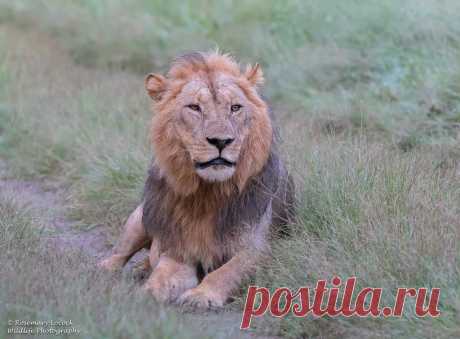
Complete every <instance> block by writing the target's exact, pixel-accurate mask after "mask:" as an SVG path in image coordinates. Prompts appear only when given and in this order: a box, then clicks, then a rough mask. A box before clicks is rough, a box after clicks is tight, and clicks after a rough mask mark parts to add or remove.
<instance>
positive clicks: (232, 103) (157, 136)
mask: <svg viewBox="0 0 460 339" xmlns="http://www.w3.org/2000/svg"><path fill="white" fill-rule="evenodd" d="M261 79H262V73H261V71H260V69H259V67H258V66H256V67H249V68H248V70H247V71H246V73H241V72H240V70H239V67H238V66H237V65H236V63H234V62H233V61H232V60H231V59H229V58H228V57H226V56H222V55H218V54H211V55H202V54H198V53H197V54H193V55H191V56H187V57H184V59H179V61H177V62H176V63H175V64H173V67H172V68H171V70H170V71H169V73H168V76H167V77H166V78H165V77H162V76H160V75H153V74H151V75H149V76H148V77H147V79H146V87H147V90H148V91H149V94H150V95H151V97H152V98H153V99H154V100H155V101H156V105H155V106H156V111H157V112H156V113H157V115H156V116H155V117H154V119H153V124H152V141H153V146H154V148H155V152H156V156H157V158H158V157H160V158H162V159H159V162H160V166H161V165H162V164H161V163H163V165H165V164H164V163H165V162H166V163H168V164H169V166H166V167H168V169H165V171H168V172H169V174H170V175H174V176H175V177H176V178H175V179H181V178H185V177H190V173H188V172H190V171H192V172H194V173H195V174H196V175H197V176H198V177H200V178H201V179H202V180H204V181H206V182H225V181H228V180H229V179H231V178H232V177H234V176H235V175H236V174H237V173H238V169H240V171H239V172H244V171H246V172H249V171H250V170H251V169H250V168H253V170H255V167H254V166H253V165H254V164H253V165H251V164H245V163H244V162H248V161H252V162H254V161H255V162H257V163H260V162H262V161H265V160H266V157H267V156H268V150H269V145H270V142H271V132H272V131H271V123H270V119H269V117H268V114H267V109H266V105H265V103H264V102H263V101H262V100H261V99H260V97H259V96H258V94H257V91H256V85H257V83H260V82H261ZM254 138H259V139H260V140H258V141H257V140H255V141H254ZM267 143H268V146H267ZM261 145H262V146H261ZM250 148H253V149H250ZM167 152H169V154H164V153H167ZM254 152H261V154H258V155H254ZM251 157H252V159H251ZM242 162H243V163H242ZM262 165H263V164H262ZM163 167H165V166H163ZM177 167H181V168H180V169H179V168H177ZM256 167H260V164H259V165H257V166H256ZM171 172H175V173H176V174H173V173H171ZM186 172H187V173H186ZM241 175H245V176H247V175H249V173H240V176H241ZM176 181H177V180H176Z"/></svg>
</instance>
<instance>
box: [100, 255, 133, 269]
mask: <svg viewBox="0 0 460 339" xmlns="http://www.w3.org/2000/svg"><path fill="white" fill-rule="evenodd" d="M125 262H126V260H125V258H122V257H119V256H117V255H112V256H111V257H108V258H106V259H103V260H101V261H99V262H98V263H97V267H99V268H101V269H103V270H106V271H109V272H115V271H119V270H121V269H122V268H123V266H124V264H125Z"/></svg>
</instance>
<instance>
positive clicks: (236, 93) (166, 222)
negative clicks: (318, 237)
mask: <svg viewBox="0 0 460 339" xmlns="http://www.w3.org/2000/svg"><path fill="white" fill-rule="evenodd" d="M262 82H263V74H262V71H261V69H260V67H259V65H255V66H253V67H251V66H248V67H247V68H246V70H245V71H244V72H242V71H241V70H240V68H239V66H238V64H237V63H236V62H235V61H234V60H233V59H232V58H231V57H229V56H228V55H222V54H219V53H191V54H187V55H185V56H182V57H179V58H178V59H176V60H175V61H174V62H173V64H172V66H171V69H170V70H169V72H168V73H167V76H166V77H164V76H162V75H158V74H150V75H148V76H147V78H146V80H145V87H146V89H147V92H148V94H149V95H150V97H151V98H152V99H153V102H154V111H155V112H156V114H155V115H154V117H153V120H152V126H151V142H152V145H153V150H154V154H155V159H154V161H153V164H152V165H151V168H150V170H149V173H148V177H147V181H146V183H145V188H144V194H143V200H142V202H141V204H140V205H139V206H138V207H137V208H136V210H135V211H134V212H133V213H132V214H131V216H130V217H129V219H128V221H127V222H126V225H125V228H124V231H123V234H122V236H121V239H120V241H119V243H118V245H117V246H116V247H115V250H114V254H113V255H112V256H111V257H109V258H108V259H105V260H103V261H102V262H101V263H100V266H101V267H104V268H106V269H109V270H114V269H119V268H121V267H122V266H123V265H124V264H125V263H126V262H127V261H128V260H129V258H130V257H131V256H132V255H133V254H134V253H136V252H137V251H138V250H140V249H142V248H143V247H150V256H149V264H150V266H151V268H152V269H153V272H152V274H151V275H150V277H149V278H148V280H147V282H146V283H145V289H146V290H147V291H149V292H151V293H152V294H153V296H154V297H155V298H156V299H157V300H160V301H164V302H177V303H179V304H181V305H188V306H192V307H199V308H209V307H219V306H222V305H224V303H225V302H226V301H227V300H228V299H229V297H230V296H231V293H232V292H234V291H235V289H237V288H238V286H239V284H240V283H241V281H242V279H243V278H244V277H245V276H247V275H248V274H249V273H251V272H253V271H254V268H255V265H256V264H257V262H258V260H260V259H261V258H262V256H263V255H264V254H265V253H267V251H268V250H269V239H270V238H271V235H273V234H277V233H280V232H282V233H285V232H286V231H287V229H286V224H287V223H288V222H289V220H291V218H292V217H293V202H294V189H293V185H292V181H291V180H290V178H289V176H288V173H287V171H286V168H285V166H284V165H283V163H282V162H281V160H280V158H279V157H278V155H277V152H276V147H275V146H276V145H275V141H276V140H275V139H276V138H275V137H274V127H273V126H272V118H271V117H270V114H269V111H268V107H267V104H266V103H265V102H264V100H263V99H262V98H261V96H260V95H259V93H258V91H257V86H258V85H260V84H262Z"/></svg>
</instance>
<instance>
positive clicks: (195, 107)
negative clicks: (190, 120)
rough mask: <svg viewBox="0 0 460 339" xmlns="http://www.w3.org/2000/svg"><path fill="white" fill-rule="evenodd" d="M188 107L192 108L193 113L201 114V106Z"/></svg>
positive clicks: (192, 105)
mask: <svg viewBox="0 0 460 339" xmlns="http://www.w3.org/2000/svg"><path fill="white" fill-rule="evenodd" d="M187 107H188V108H190V109H191V110H192V111H196V112H201V107H200V106H199V105H195V104H191V105H187Z"/></svg>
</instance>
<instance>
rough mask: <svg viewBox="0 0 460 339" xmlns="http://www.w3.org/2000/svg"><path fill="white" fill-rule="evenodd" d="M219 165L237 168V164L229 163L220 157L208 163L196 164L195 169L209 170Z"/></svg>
mask: <svg viewBox="0 0 460 339" xmlns="http://www.w3.org/2000/svg"><path fill="white" fill-rule="evenodd" d="M217 165H222V166H227V167H233V166H235V163H234V162H231V161H228V160H227V159H224V158H221V157H218V158H215V159H212V160H209V161H206V162H197V163H196V164H195V167H196V168H199V169H205V168H208V167H211V166H217Z"/></svg>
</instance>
